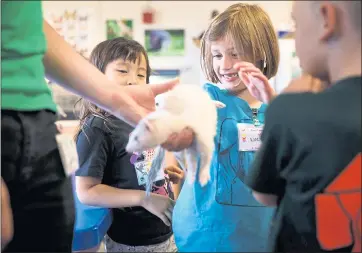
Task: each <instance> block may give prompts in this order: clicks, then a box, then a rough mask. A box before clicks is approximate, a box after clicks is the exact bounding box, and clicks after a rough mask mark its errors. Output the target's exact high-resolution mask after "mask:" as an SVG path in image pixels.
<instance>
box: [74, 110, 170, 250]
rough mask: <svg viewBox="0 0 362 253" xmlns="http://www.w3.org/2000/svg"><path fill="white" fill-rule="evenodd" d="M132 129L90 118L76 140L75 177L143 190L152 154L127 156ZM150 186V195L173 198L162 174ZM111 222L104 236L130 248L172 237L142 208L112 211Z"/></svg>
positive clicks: (122, 123) (166, 227)
mask: <svg viewBox="0 0 362 253" xmlns="http://www.w3.org/2000/svg"><path fill="white" fill-rule="evenodd" d="M132 130H133V128H132V127H131V126H130V125H128V124H126V123H124V122H123V121H121V120H119V119H116V118H115V117H109V118H108V119H107V120H104V119H102V118H100V117H90V118H89V119H88V120H87V122H86V123H85V125H84V127H83V130H82V132H81V133H80V134H79V136H78V138H77V151H78V156H79V165H80V167H79V169H78V171H77V172H76V176H89V177H95V178H98V179H101V180H102V184H106V185H109V186H113V187H117V188H120V189H135V190H145V185H144V183H145V182H146V176H147V172H146V167H147V166H149V165H150V162H151V161H152V157H153V152H152V150H148V151H145V152H142V154H129V153H127V152H126V150H125V147H126V144H127V142H128V136H129V134H130V133H131V131H132ZM159 176H160V177H159V180H156V182H155V183H154V186H153V189H152V191H153V192H154V193H158V194H162V195H168V196H170V197H171V198H173V195H172V190H171V188H170V184H169V181H168V179H165V178H164V175H163V170H162V171H161V173H160V174H159ZM112 212H113V222H112V225H111V227H110V229H109V230H108V233H107V234H108V236H109V237H110V238H111V239H112V240H114V241H115V242H117V243H121V244H126V245H130V246H142V245H153V244H157V243H161V242H164V241H166V240H167V239H168V238H170V236H171V235H172V229H171V227H168V226H166V225H165V224H164V223H163V221H162V220H161V219H159V218H158V217H157V216H154V215H153V214H151V213H150V212H148V211H147V210H146V209H144V208H142V207H129V208H114V209H112Z"/></svg>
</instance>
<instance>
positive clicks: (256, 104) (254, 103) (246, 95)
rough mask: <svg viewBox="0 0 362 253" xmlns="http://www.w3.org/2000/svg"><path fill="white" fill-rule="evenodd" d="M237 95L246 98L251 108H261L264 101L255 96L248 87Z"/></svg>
mask: <svg viewBox="0 0 362 253" xmlns="http://www.w3.org/2000/svg"><path fill="white" fill-rule="evenodd" d="M236 96H237V97H239V98H241V99H243V100H245V101H246V102H247V103H248V105H249V106H250V108H259V107H260V106H261V105H262V102H260V101H259V100H257V99H256V98H255V97H253V96H252V95H251V94H250V92H249V90H248V89H244V90H242V91H240V93H238V94H236Z"/></svg>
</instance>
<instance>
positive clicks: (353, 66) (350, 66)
mask: <svg viewBox="0 0 362 253" xmlns="http://www.w3.org/2000/svg"><path fill="white" fill-rule="evenodd" d="M358 36H360V35H358ZM343 46H344V47H342V46H340V47H339V48H335V49H334V50H333V52H332V53H331V56H330V64H329V72H330V76H329V79H330V82H331V83H332V84H334V83H336V82H338V81H339V80H342V79H345V78H348V77H351V76H361V41H360V38H359V43H349V44H345V45H343ZM350 48H353V55H352V56H351V55H350V54H346V52H348V50H349V49H350Z"/></svg>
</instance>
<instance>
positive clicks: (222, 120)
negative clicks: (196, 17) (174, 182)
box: [173, 3, 279, 252]
mask: <svg viewBox="0 0 362 253" xmlns="http://www.w3.org/2000/svg"><path fill="white" fill-rule="evenodd" d="M201 51H202V65H203V69H204V71H205V73H206V75H207V77H208V79H209V80H210V81H211V82H213V83H215V84H216V86H215V85H212V84H206V85H205V89H206V90H207V91H208V92H209V94H210V96H211V98H212V99H214V100H219V101H221V102H222V103H224V104H226V107H225V108H223V109H218V130H217V137H216V139H215V144H216V150H215V153H214V156H213V162H212V165H211V181H210V182H209V183H208V185H206V186H205V187H201V186H200V185H199V184H198V183H195V184H192V185H190V184H188V183H187V182H185V183H184V185H183V187H182V190H181V193H180V195H179V198H178V201H177V204H176V206H175V210H174V215H173V229H174V234H175V240H176V245H177V247H178V249H179V250H180V251H181V252H200V251H202V252H221V251H222V252H252V251H254V252H261V251H265V250H266V241H267V238H268V230H269V226H270V222H271V218H272V215H273V212H274V209H272V208H268V207H265V206H263V205H260V204H259V203H258V202H257V201H256V200H255V199H254V198H253V196H252V194H251V191H250V189H249V188H248V187H247V186H246V185H245V184H244V177H245V175H246V174H247V173H248V171H249V166H250V164H251V162H252V160H253V157H254V153H255V147H256V146H257V145H255V144H258V143H257V142H256V143H250V142H246V143H242V145H240V143H241V142H240V140H243V139H244V136H243V135H242V134H240V130H238V128H240V129H241V128H244V129H246V132H248V130H250V129H252V130H257V127H258V126H259V125H261V124H262V123H263V122H264V111H265V108H266V106H265V104H262V103H261V102H260V101H258V100H257V99H255V98H254V97H253V96H252V95H251V94H250V92H249V91H248V89H247V87H246V86H245V84H244V83H243V82H242V80H241V79H240V78H239V76H238V71H237V70H236V69H234V67H233V66H234V65H235V64H236V63H237V62H240V61H247V62H250V63H252V64H250V63H249V65H250V68H253V71H252V72H253V73H255V72H257V71H259V75H261V76H264V75H265V76H266V77H267V78H271V77H273V76H274V75H275V74H276V72H277V67H278V63H279V48H278V42H277V37H276V34H275V29H274V27H273V26H272V23H271V21H270V19H269V17H268V15H267V14H266V13H265V12H264V11H263V10H262V9H261V8H260V7H258V6H256V5H249V4H240V3H239V4H234V5H232V6H230V7H229V8H227V9H226V10H225V11H224V12H223V13H221V14H219V15H218V16H217V17H216V18H214V19H213V21H212V22H211V24H210V25H209V27H208V29H207V30H206V32H205V35H204V37H203V40H202V47H201ZM253 65H255V66H257V68H256V67H254V66H253ZM253 75H255V76H258V75H257V74H253ZM240 123H243V124H245V125H240ZM238 136H239V138H238ZM245 137H247V138H246V140H249V137H250V136H248V135H246V136H245ZM257 137H258V136H257Z"/></svg>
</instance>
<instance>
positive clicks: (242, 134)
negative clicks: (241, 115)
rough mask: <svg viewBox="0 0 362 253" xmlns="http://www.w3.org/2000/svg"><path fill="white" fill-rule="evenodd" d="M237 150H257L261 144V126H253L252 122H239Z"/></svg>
mask: <svg viewBox="0 0 362 253" xmlns="http://www.w3.org/2000/svg"><path fill="white" fill-rule="evenodd" d="M237 127H238V135H239V151H257V150H258V149H259V148H260V145H261V134H262V132H263V126H262V125H261V126H255V125H253V124H247V123H239V124H237Z"/></svg>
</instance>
